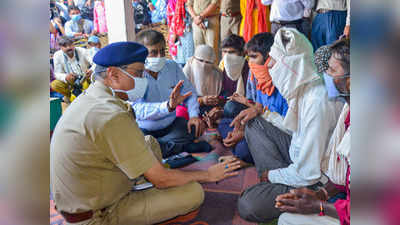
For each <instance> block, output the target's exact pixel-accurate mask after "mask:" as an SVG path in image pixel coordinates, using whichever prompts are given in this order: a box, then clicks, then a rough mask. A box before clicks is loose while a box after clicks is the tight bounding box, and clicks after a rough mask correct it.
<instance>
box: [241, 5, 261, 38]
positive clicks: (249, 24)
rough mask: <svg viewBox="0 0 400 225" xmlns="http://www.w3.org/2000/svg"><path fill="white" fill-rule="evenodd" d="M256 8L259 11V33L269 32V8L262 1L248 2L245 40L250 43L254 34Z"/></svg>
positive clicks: (244, 31) (244, 32)
mask: <svg viewBox="0 0 400 225" xmlns="http://www.w3.org/2000/svg"><path fill="white" fill-rule="evenodd" d="M255 6H256V7H257V9H258V33H262V32H267V12H266V10H267V7H266V6H265V5H263V4H262V3H261V0H247V7H246V15H245V24H244V30H243V38H244V40H245V41H246V42H248V41H249V40H250V39H251V38H252V36H251V35H252V33H253V10H254V8H255Z"/></svg>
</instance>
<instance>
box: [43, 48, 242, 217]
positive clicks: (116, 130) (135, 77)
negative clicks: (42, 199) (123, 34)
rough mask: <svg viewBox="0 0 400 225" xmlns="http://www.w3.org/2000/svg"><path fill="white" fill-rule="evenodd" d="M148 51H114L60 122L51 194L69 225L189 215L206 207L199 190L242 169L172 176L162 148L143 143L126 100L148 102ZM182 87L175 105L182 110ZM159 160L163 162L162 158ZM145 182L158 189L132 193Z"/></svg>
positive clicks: (99, 57) (107, 52)
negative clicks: (144, 99)
mask: <svg viewBox="0 0 400 225" xmlns="http://www.w3.org/2000/svg"><path fill="white" fill-rule="evenodd" d="M147 54H148V51H147V49H146V48H145V47H144V46H143V45H140V44H138V43H135V42H119V43H113V44H110V45H108V46H106V47H105V48H103V49H102V50H100V51H99V52H98V53H97V54H96V55H95V57H94V59H93V61H94V62H95V63H96V64H97V66H96V69H95V75H94V78H95V82H94V83H93V84H92V85H91V86H90V87H89V88H88V89H87V90H86V91H85V92H84V93H82V94H81V95H80V96H79V97H78V98H77V99H76V100H75V101H74V102H73V103H72V104H71V105H70V106H69V107H68V108H67V110H66V111H65V113H64V114H63V116H62V117H61V119H60V120H59V122H58V124H57V126H56V128H55V131H54V134H53V137H52V140H51V144H50V149H51V153H50V164H51V192H52V195H53V199H54V201H55V204H56V207H57V210H58V211H59V212H60V213H61V214H62V215H63V217H64V218H65V220H66V221H67V224H79V225H83V224H96V225H97V224H107V225H116V224H121V225H132V224H135V225H140V224H154V223H158V222H161V221H165V220H168V219H170V218H173V217H176V216H179V215H184V214H187V213H189V212H191V211H193V210H195V209H197V208H198V207H199V206H200V205H201V204H202V202H203V199H204V192H203V189H202V187H201V185H200V184H199V183H197V181H199V182H214V181H219V180H222V179H224V178H226V177H230V176H234V175H236V174H237V172H232V171H234V170H235V169H238V168H239V166H238V164H237V162H233V161H227V162H223V163H219V164H216V165H214V166H211V167H210V168H208V170H207V171H194V172H183V171H179V170H172V169H165V167H163V166H162V164H161V163H160V162H159V160H160V155H161V152H160V148H159V145H158V143H157V142H156V140H155V139H154V138H152V137H150V136H148V137H146V139H145V137H144V136H143V134H142V132H141V131H140V129H139V128H138V126H137V124H136V121H135V119H134V113H133V112H132V109H131V107H130V105H129V104H127V103H126V102H125V101H124V100H130V101H134V100H136V99H137V98H140V97H142V96H143V94H144V92H145V90H146V86H147V82H146V79H145V78H143V77H142V76H143V70H144V61H145V59H146V57H147ZM181 86H182V83H178V85H177V86H176V87H175V89H174V91H173V92H172V94H171V97H170V101H171V102H172V103H171V104H180V103H181V102H182V101H183V100H184V99H185V98H186V97H187V96H188V95H190V94H189V93H187V94H184V95H181V94H180V87H181ZM156 156H158V160H157V157H156ZM141 175H144V177H145V178H146V179H147V180H148V181H149V182H151V183H152V184H154V186H155V187H154V188H150V189H147V190H142V191H131V190H132V181H133V180H134V179H136V178H138V177H140V176H141Z"/></svg>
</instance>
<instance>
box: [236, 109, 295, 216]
mask: <svg viewBox="0 0 400 225" xmlns="http://www.w3.org/2000/svg"><path fill="white" fill-rule="evenodd" d="M245 138H246V141H247V143H248V146H249V149H250V153H251V155H252V157H253V159H254V164H255V167H256V169H257V173H258V175H259V176H260V175H261V174H262V173H263V172H264V171H265V170H273V169H278V168H285V167H288V166H289V164H291V163H292V162H291V160H290V156H289V146H290V142H291V136H290V135H288V134H286V133H285V132H283V131H281V130H279V129H278V128H277V127H275V126H273V125H272V124H271V123H269V122H267V121H266V120H264V119H263V118H261V117H256V118H254V119H253V120H251V121H249V122H248V124H247V125H246V130H245ZM293 188H294V187H290V186H287V185H283V184H271V183H269V182H261V183H259V184H256V185H254V186H252V187H250V188H248V189H246V190H245V191H244V192H243V193H242V194H241V196H240V198H239V200H238V210H239V215H240V217H242V218H243V219H245V220H247V221H251V222H258V223H262V222H268V221H270V220H272V219H275V218H278V217H279V215H280V214H281V212H280V211H279V210H278V209H276V208H275V198H276V197H277V196H278V195H280V194H284V193H287V192H288V191H289V190H291V189H293Z"/></svg>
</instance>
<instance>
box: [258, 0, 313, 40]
mask: <svg viewBox="0 0 400 225" xmlns="http://www.w3.org/2000/svg"><path fill="white" fill-rule="evenodd" d="M262 3H263V4H264V5H270V6H271V13H270V17H269V20H270V21H271V33H273V34H276V32H277V31H278V30H279V28H281V27H293V28H295V29H297V30H298V31H300V32H301V33H303V34H304V35H305V36H306V37H307V38H309V36H310V30H311V27H310V26H311V25H310V23H309V21H310V20H311V19H310V17H311V9H312V8H314V5H315V0H298V1H280V0H262ZM305 23H307V26H308V27H305V26H304V24H305Z"/></svg>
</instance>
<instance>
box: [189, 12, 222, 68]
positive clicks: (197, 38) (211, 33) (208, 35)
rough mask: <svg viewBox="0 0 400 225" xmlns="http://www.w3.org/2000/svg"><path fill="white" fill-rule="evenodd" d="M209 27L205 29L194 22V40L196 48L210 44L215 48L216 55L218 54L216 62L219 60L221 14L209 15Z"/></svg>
mask: <svg viewBox="0 0 400 225" xmlns="http://www.w3.org/2000/svg"><path fill="white" fill-rule="evenodd" d="M207 20H208V28H207V29H205V30H203V29H201V28H200V27H199V26H197V25H196V24H195V23H193V24H192V28H193V41H194V48H195V49H196V47H197V46H199V45H204V44H206V45H209V46H211V47H212V48H214V50H215V55H216V56H217V59H216V62H219V59H218V55H219V52H218V43H219V24H220V23H219V16H213V17H208V18H207Z"/></svg>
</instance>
